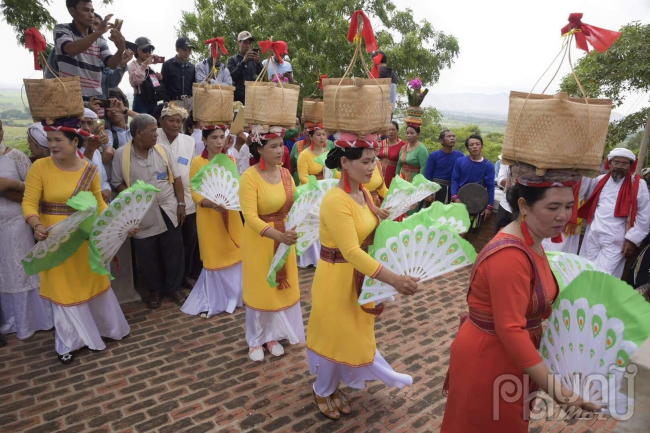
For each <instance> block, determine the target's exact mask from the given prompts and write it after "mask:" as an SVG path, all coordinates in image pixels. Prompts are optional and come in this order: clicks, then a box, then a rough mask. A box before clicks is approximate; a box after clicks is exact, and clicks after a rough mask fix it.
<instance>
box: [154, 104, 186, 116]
mask: <svg viewBox="0 0 650 433" xmlns="http://www.w3.org/2000/svg"><path fill="white" fill-rule="evenodd" d="M176 115H179V116H181V119H183V120H185V119H187V117H188V116H189V115H190V114H189V113H188V112H187V110H186V109H185V108H183V107H181V106H180V105H176V104H174V103H169V104H167V106H166V107H164V108H163V109H162V111H161V112H160V118H161V119H162V118H163V117H165V116H176Z"/></svg>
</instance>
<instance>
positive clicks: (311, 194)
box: [266, 176, 325, 287]
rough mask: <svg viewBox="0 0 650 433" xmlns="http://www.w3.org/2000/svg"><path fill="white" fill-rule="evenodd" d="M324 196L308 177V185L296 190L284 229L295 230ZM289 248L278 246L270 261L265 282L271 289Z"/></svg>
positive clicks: (274, 284) (314, 181) (312, 179)
mask: <svg viewBox="0 0 650 433" xmlns="http://www.w3.org/2000/svg"><path fill="white" fill-rule="evenodd" d="M324 195H325V194H324V193H323V192H322V191H321V189H320V188H319V187H318V181H317V180H316V178H315V177H314V176H309V183H307V184H305V185H301V186H300V187H298V189H296V194H295V196H296V199H295V201H294V202H293V205H292V206H291V209H290V210H289V213H288V215H287V222H286V223H285V227H286V228H287V229H288V230H290V229H296V227H297V226H298V225H299V224H300V223H301V222H302V221H304V219H305V218H306V217H307V215H308V214H309V212H310V210H311V209H312V208H313V207H314V206H317V205H318V204H319V203H320V201H322V200H323V196H324ZM291 248H292V246H289V245H285V244H280V246H278V249H277V251H276V252H275V255H274V256H273V260H272V261H271V268H270V269H269V273H268V274H267V276H266V281H267V282H268V283H269V285H270V286H271V287H277V285H278V283H277V282H276V274H277V272H278V271H279V270H280V269H282V267H283V266H284V263H285V262H286V260H287V257H288V256H289V253H290V252H291Z"/></svg>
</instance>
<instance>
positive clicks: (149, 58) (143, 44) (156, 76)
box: [128, 37, 162, 114]
mask: <svg viewBox="0 0 650 433" xmlns="http://www.w3.org/2000/svg"><path fill="white" fill-rule="evenodd" d="M135 44H136V45H137V46H138V51H137V53H136V54H135V60H134V61H133V62H131V63H129V67H128V71H129V82H130V83H131V86H133V95H134V98H133V110H134V111H136V112H137V113H146V114H152V113H153V110H155V109H156V105H158V101H159V100H160V99H162V98H160V99H158V98H159V97H160V92H156V88H157V87H161V86H162V84H161V83H160V81H161V80H162V74H160V73H158V72H155V71H154V70H153V69H151V68H150V65H151V64H153V63H156V61H157V60H158V59H159V58H158V57H157V56H154V55H153V52H154V50H155V49H156V47H154V46H153V45H152V44H151V40H149V38H145V37H140V38H138V39H136V40H135Z"/></svg>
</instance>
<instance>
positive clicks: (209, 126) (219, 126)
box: [201, 125, 228, 132]
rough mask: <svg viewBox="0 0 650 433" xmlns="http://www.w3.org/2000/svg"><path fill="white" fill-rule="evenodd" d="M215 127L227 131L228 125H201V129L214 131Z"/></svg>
mask: <svg viewBox="0 0 650 433" xmlns="http://www.w3.org/2000/svg"><path fill="white" fill-rule="evenodd" d="M215 129H221V130H222V131H224V132H225V131H226V130H227V129H228V125H206V126H202V127H201V131H213V130H215Z"/></svg>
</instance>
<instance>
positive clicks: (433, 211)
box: [420, 201, 470, 234]
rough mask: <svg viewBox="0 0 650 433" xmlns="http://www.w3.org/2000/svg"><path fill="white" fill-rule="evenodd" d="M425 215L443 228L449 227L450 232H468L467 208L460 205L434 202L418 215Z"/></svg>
mask: <svg viewBox="0 0 650 433" xmlns="http://www.w3.org/2000/svg"><path fill="white" fill-rule="evenodd" d="M422 212H424V213H426V214H427V215H428V216H429V218H431V219H433V220H434V221H436V222H438V223H440V224H441V225H443V226H447V227H449V229H451V230H452V231H454V232H456V233H458V234H462V233H466V232H467V230H469V225H470V221H469V213H468V212H467V206H465V205H464V204H462V203H450V204H447V205H446V204H443V203H442V202H439V201H434V202H433V203H431V206H429V207H428V208H426V209H423V210H421V211H420V213H422Z"/></svg>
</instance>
